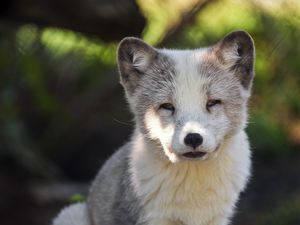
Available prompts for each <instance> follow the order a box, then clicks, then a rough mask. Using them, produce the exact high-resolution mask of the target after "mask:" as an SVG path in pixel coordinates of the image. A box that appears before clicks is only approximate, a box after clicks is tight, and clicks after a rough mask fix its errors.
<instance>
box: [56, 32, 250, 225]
mask: <svg viewBox="0 0 300 225" xmlns="http://www.w3.org/2000/svg"><path fill="white" fill-rule="evenodd" d="M254 55H255V53H254V44H253V41H252V38H251V37H250V36H249V34H248V33H246V32H244V31H235V32H232V33H230V34H228V35H227V36H225V37H224V38H223V39H222V40H221V41H219V42H218V43H217V44H215V45H213V46H210V47H207V48H200V49H195V50H167V49H155V48H153V47H151V46H149V45H148V44H146V43H145V42H143V41H142V40H140V39H137V38H125V39H124V40H123V41H122V42H121V43H120V45H119V48H118V66H119V72H120V80H121V84H122V85H123V86H124V89H125V93H126V97H127V100H128V102H129V106H130V108H131V110H132V112H133V115H134V119H135V124H136V126H135V130H134V133H133V135H132V137H131V140H130V141H129V142H128V143H127V144H126V145H124V146H123V147H122V148H120V149H119V150H118V151H117V152H116V153H115V154H114V155H113V156H112V157H111V158H110V159H109V160H108V161H107V162H106V163H105V164H104V166H103V167H102V169H101V170H100V172H99V173H98V175H97V177H96V179H95V181H94V182H93V184H92V187H91V189H90V193H89V196H88V200H87V202H86V203H83V204H80V205H73V206H70V207H69V208H66V209H64V210H63V211H62V212H61V213H60V214H59V216H58V217H57V218H56V219H55V220H54V225H71V224H72V225H120V224H123V225H226V224H228V223H229V221H230V218H231V216H232V215H233V212H234V206H235V203H236V201H237V200H238V197H239V194H240V192H241V191H243V190H244V188H245V185H246V183H247V180H248V178H249V175H250V167H251V162H250V161H251V160H250V150H249V143H248V139H247V135H246V134H245V132H244V129H245V127H246V123H247V101H248V98H249V96H250V93H251V86H252V80H253V77H254V69H253V64H254ZM74 214H75V215H74Z"/></svg>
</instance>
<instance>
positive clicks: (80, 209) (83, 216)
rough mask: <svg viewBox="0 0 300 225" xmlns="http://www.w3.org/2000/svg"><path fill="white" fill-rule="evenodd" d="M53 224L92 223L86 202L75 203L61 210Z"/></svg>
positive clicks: (76, 224)
mask: <svg viewBox="0 0 300 225" xmlns="http://www.w3.org/2000/svg"><path fill="white" fill-rule="evenodd" d="M52 224H53V225H90V221H89V217H88V212H87V207H86V204H85V203H77V204H73V205H71V206H69V207H66V208H64V209H63V210H61V212H60V213H59V215H58V216H57V217H56V218H55V219H54V221H53V223H52Z"/></svg>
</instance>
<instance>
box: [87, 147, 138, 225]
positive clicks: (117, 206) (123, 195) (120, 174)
mask: <svg viewBox="0 0 300 225" xmlns="http://www.w3.org/2000/svg"><path fill="white" fill-rule="evenodd" d="M130 149H131V144H130V143H129V144H126V145H125V146H123V147H122V148H121V149H119V151H117V152H116V153H115V154H114V155H113V156H112V157H111V158H110V159H109V160H108V161H107V162H106V163H105V164H104V166H103V167H102V169H101V170H100V171H99V173H98V175H97V176H96V179H95V181H94V182H93V184H92V187H91V189H90V194H89V197H88V200H87V204H88V208H89V212H90V217H91V222H92V225H106V224H107V225H114V224H116V225H117V224H124V225H127V224H128V225H130V224H136V223H137V220H138V215H139V211H140V210H139V208H140V207H139V202H138V200H137V199H136V196H135V194H134V192H133V188H132V186H131V183H130V181H129V179H128V177H129V176H130V175H129V171H128V168H129V164H128V161H129V159H128V154H129V153H130Z"/></svg>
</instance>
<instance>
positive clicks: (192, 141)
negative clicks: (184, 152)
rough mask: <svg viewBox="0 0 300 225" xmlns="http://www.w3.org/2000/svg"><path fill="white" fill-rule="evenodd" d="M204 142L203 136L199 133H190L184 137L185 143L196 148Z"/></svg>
mask: <svg viewBox="0 0 300 225" xmlns="http://www.w3.org/2000/svg"><path fill="white" fill-rule="evenodd" d="M202 142H203V137H202V136H201V135H200V134H198V133H189V134H188V135H186V136H185V138H184V143H185V144H186V145H188V146H191V147H193V148H194V149H195V148H197V147H198V146H199V145H201V144H202Z"/></svg>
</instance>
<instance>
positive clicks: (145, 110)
mask: <svg viewBox="0 0 300 225" xmlns="http://www.w3.org/2000/svg"><path fill="white" fill-rule="evenodd" d="M254 57H255V50H254V44H253V40H252V38H251V37H250V35H249V34H248V33H247V32H245V31H235V32H232V33H230V34H228V35H226V36H225V37H224V38H223V39H222V40H221V41H219V42H218V43H216V44H215V45H213V46H210V47H206V48H199V49H194V50H168V49H156V48H154V47H152V46H150V45H148V44H146V43H145V42H143V41H142V40H140V39H138V38H132V37H129V38H125V39H123V40H122V41H121V43H120V45H119V48H118V67H119V73H120V81H121V84H122V85H123V86H124V88H125V93H126V96H127V99H128V102H129V105H130V108H131V110H132V111H133V113H134V115H135V120H136V125H137V127H136V128H137V129H138V131H139V132H141V133H142V134H143V136H145V137H146V138H147V140H149V141H152V142H155V143H157V144H158V145H159V146H161V148H159V149H161V150H162V151H163V152H164V153H165V155H166V156H167V157H168V158H169V160H170V161H171V162H177V161H181V160H199V159H202V160H204V159H209V158H210V157H212V156H213V155H214V154H215V152H217V151H218V149H219V148H220V147H221V146H222V144H223V143H225V141H226V139H229V138H230V137H232V136H233V135H235V134H236V133H237V132H239V131H240V130H242V129H244V128H245V126H246V122H247V100H248V98H249V96H250V93H251V86H252V80H253V77H254Z"/></svg>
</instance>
